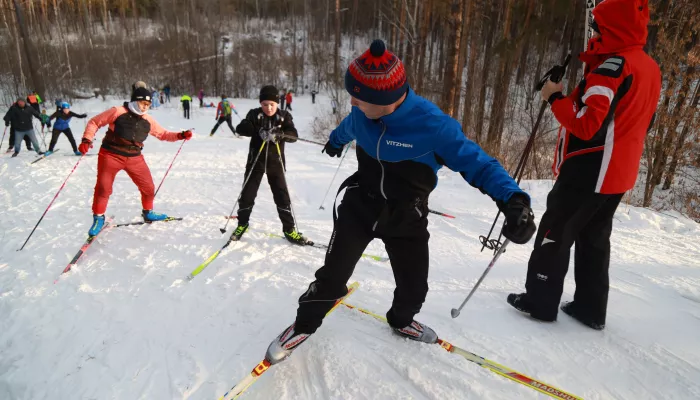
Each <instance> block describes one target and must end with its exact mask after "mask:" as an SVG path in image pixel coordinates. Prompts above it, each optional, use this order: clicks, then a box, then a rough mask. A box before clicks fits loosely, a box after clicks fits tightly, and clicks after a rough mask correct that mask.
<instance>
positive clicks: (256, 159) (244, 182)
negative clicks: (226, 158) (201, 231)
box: [219, 142, 267, 234]
mask: <svg viewBox="0 0 700 400" xmlns="http://www.w3.org/2000/svg"><path fill="white" fill-rule="evenodd" d="M265 143H267V142H263V143H262V145H261V146H260V150H258V155H257V156H255V161H253V164H252V165H251V166H250V172H248V176H247V177H246V178H245V179H244V180H243V187H241V192H240V193H239V194H238V198H237V199H236V202H235V203H234V204H233V209H232V210H231V213H230V214H229V216H228V218H226V224H225V225H224V227H223V228H219V230H220V231H221V233H222V234H224V233H226V227H228V222H229V221H230V220H232V219H233V218H232V217H233V212H234V211H236V206H237V205H238V202H239V201H240V200H241V196H243V189H245V185H246V184H248V181H249V180H250V177H251V176H252V175H253V169H254V168H255V164H257V163H258V158H260V155H261V154H262V151H263V149H264V148H265ZM266 167H267V165H266Z"/></svg>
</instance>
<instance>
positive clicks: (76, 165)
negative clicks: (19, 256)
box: [17, 154, 85, 251]
mask: <svg viewBox="0 0 700 400" xmlns="http://www.w3.org/2000/svg"><path fill="white" fill-rule="evenodd" d="M83 157H85V154H83V155H82V156H80V159H79V160H78V162H77V163H75V166H74V167H73V169H72V170H71V171H70V173H69V174H68V176H67V177H66V180H65V181H63V184H62V185H61V188H60V189H58V192H56V195H55V196H53V200H51V203H49V206H48V207H46V211H44V213H43V214H42V215H41V218H39V222H37V223H36V225H34V229H32V232H31V233H30V234H29V237H27V240H25V241H24V244H23V245H22V247H20V248H19V250H17V251H22V249H24V246H26V245H27V242H28V241H29V239H30V238H31V237H32V235H33V234H34V231H36V228H37V227H38V226H39V224H40V223H41V221H42V220H43V219H44V216H46V213H47V212H49V209H50V208H51V205H52V204H53V202H54V201H56V198H57V197H58V195H59V193H61V190H63V188H64V187H65V186H66V182H68V179H69V178H70V176H71V175H73V172H75V169H76V168H78V164H80V161H82V160H83Z"/></svg>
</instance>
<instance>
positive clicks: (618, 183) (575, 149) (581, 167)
mask: <svg viewBox="0 0 700 400" xmlns="http://www.w3.org/2000/svg"><path fill="white" fill-rule="evenodd" d="M593 15H594V18H595V21H596V23H597V24H598V29H599V30H600V36H598V37H595V38H592V39H591V40H590V41H589V42H588V50H587V51H585V52H584V53H581V54H580V55H579V58H580V59H581V60H582V61H583V62H585V63H586V70H585V71H584V79H583V80H582V81H581V82H580V83H579V85H578V87H577V88H576V89H575V90H574V91H573V92H572V93H571V94H570V95H569V96H568V97H564V96H563V95H562V94H561V93H555V94H554V95H552V97H551V98H550V99H549V101H550V104H551V105H552V112H553V113H554V116H555V117H556V119H557V120H558V121H559V122H560V123H561V124H562V126H563V128H564V129H565V132H564V134H561V132H560V135H559V137H558V139H557V151H556V154H555V157H554V165H553V166H552V170H553V171H554V173H555V175H558V179H560V180H561V179H564V180H566V181H567V182H570V183H571V184H574V185H576V186H579V187H583V188H586V189H591V190H594V191H595V192H596V193H603V194H618V193H624V192H626V191H627V190H630V189H632V188H633V187H634V184H635V181H636V180H637V174H638V173H639V161H640V159H641V157H642V150H643V148H644V138H645V136H646V134H647V131H648V129H649V127H650V124H651V121H652V118H653V116H654V112H655V110H656V106H657V103H658V101H659V96H660V93H661V71H660V70H659V66H658V65H657V64H656V62H655V61H654V60H653V59H652V58H651V57H649V56H648V55H647V54H646V53H645V52H644V51H643V50H642V48H643V46H644V45H645V44H646V40H647V24H648V23H649V6H648V2H647V0H605V1H603V2H602V3H600V4H599V5H598V6H597V7H596V8H595V9H594V10H593Z"/></svg>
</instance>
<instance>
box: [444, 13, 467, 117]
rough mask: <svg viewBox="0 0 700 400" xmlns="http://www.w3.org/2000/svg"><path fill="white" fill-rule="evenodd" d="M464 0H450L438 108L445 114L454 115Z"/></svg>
mask: <svg viewBox="0 0 700 400" xmlns="http://www.w3.org/2000/svg"><path fill="white" fill-rule="evenodd" d="M464 1H465V0H451V4H450V18H449V20H448V23H447V26H448V28H447V29H448V32H449V36H448V39H447V42H448V43H447V65H446V66H445V78H444V82H443V87H442V101H441V102H440V108H442V111H444V112H445V113H446V114H448V115H450V116H453V115H454V105H455V94H456V93H457V90H458V88H459V86H458V85H457V73H458V71H457V70H458V68H459V46H460V43H461V40H462V10H463V7H464Z"/></svg>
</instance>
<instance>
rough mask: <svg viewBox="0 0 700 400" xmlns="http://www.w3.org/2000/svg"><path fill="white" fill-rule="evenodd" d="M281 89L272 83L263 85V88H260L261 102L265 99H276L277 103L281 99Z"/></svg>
mask: <svg viewBox="0 0 700 400" xmlns="http://www.w3.org/2000/svg"><path fill="white" fill-rule="evenodd" d="M279 99H280V98H279V90H277V88H276V87H274V86H272V85H267V86H263V88H262V89H260V102H261V103H262V102H263V101H265V100H269V101H274V102H275V103H277V102H278V101H279Z"/></svg>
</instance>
